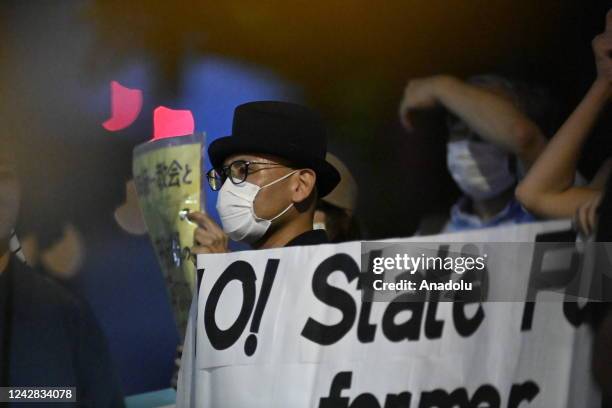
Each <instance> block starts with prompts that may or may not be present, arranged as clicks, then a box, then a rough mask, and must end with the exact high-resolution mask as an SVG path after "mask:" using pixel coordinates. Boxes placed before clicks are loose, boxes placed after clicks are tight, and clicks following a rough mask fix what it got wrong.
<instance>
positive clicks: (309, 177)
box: [292, 169, 317, 203]
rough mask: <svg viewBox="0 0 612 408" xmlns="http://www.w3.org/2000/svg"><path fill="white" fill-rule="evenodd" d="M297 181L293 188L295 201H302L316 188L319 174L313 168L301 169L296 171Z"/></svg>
mask: <svg viewBox="0 0 612 408" xmlns="http://www.w3.org/2000/svg"><path fill="white" fill-rule="evenodd" d="M296 175H297V177H296V183H295V184H294V188H293V197H292V198H293V202H294V203H301V202H303V201H304V200H306V199H307V198H308V197H310V195H311V194H312V192H313V191H314V189H315V185H316V182H317V174H316V173H315V172H314V170H311V169H301V170H298V172H297V173H296Z"/></svg>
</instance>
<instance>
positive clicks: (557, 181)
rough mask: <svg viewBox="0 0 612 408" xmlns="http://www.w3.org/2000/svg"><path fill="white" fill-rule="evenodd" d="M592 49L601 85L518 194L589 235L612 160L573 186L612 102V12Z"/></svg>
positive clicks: (594, 86) (530, 204) (530, 205)
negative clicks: (571, 220) (586, 181)
mask: <svg viewBox="0 0 612 408" xmlns="http://www.w3.org/2000/svg"><path fill="white" fill-rule="evenodd" d="M592 45H593V54H594V56H595V66H596V68H597V77H596V78H595V81H594V82H593V84H592V85H591V87H590V89H589V90H588V92H587V94H586V95H585V96H584V98H583V99H582V101H581V102H580V104H579V105H578V106H577V107H576V109H575V110H574V112H573V113H572V114H571V115H570V117H569V118H568V119H567V121H566V122H565V123H564V124H563V126H561V128H560V129H559V131H558V132H557V133H556V134H555V136H554V137H553V138H552V139H551V141H550V143H549V144H548V146H547V147H546V150H544V152H543V153H542V155H541V156H540V157H539V158H538V160H537V161H536V162H535V164H534V165H533V167H532V168H531V170H530V171H529V172H528V173H527V175H526V176H525V178H524V179H523V180H522V181H521V183H520V184H519V185H518V187H517V189H516V196H517V197H518V199H519V201H520V202H521V203H522V204H523V205H524V206H525V207H526V208H528V209H529V210H530V211H532V212H533V213H535V214H537V215H539V216H541V217H543V218H565V217H571V216H575V221H576V224H577V227H578V229H579V230H580V231H581V232H582V233H584V234H585V235H590V234H591V233H592V232H593V229H594V226H595V224H596V213H597V209H598V207H599V204H600V202H601V197H602V190H603V189H604V186H605V183H606V179H607V178H608V177H609V175H610V171H611V169H612V159H610V158H609V159H607V160H606V161H605V162H604V163H603V165H602V166H601V167H600V169H599V170H598V172H597V173H596V174H595V176H594V177H593V179H592V180H591V182H590V183H589V184H588V185H587V186H584V187H579V186H574V184H573V183H574V174H575V172H576V167H577V165H578V159H579V157H580V153H581V150H582V147H583V145H584V143H585V142H586V140H587V138H588V136H589V134H590V132H591V130H592V129H593V127H594V125H595V123H596V121H597V118H598V117H599V114H600V113H601V112H602V110H603V108H604V107H605V106H606V105H607V104H608V103H609V101H610V96H612V10H610V11H608V14H607V16H606V28H605V31H604V32H603V33H601V34H599V35H598V36H597V37H595V38H594V39H593V42H592Z"/></svg>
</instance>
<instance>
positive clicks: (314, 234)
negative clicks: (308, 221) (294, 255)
mask: <svg viewBox="0 0 612 408" xmlns="http://www.w3.org/2000/svg"><path fill="white" fill-rule="evenodd" d="M327 243H329V239H328V238H327V234H326V233H325V231H324V230H320V229H319V230H311V231H306V232H304V233H303V234H300V235H298V236H297V237H295V238H293V239H292V240H291V241H289V242H288V243H287V245H285V246H286V247H288V246H302V245H318V244H327Z"/></svg>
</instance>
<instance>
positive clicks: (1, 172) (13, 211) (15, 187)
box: [0, 160, 20, 241]
mask: <svg viewBox="0 0 612 408" xmlns="http://www.w3.org/2000/svg"><path fill="white" fill-rule="evenodd" d="M19 193H20V192H19V183H18V182H17V177H16V176H15V173H14V172H13V170H12V169H11V168H10V167H9V165H8V164H7V163H4V162H2V160H0V241H5V240H8V239H9V237H10V233H11V230H12V229H13V228H14V227H15V224H16V223H17V214H18V212H19V198H20V194H19Z"/></svg>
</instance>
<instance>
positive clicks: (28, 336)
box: [0, 258, 123, 408]
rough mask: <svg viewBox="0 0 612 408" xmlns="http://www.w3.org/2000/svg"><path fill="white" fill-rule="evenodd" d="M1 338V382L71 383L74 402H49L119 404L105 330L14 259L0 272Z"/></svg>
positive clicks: (72, 300)
mask: <svg viewBox="0 0 612 408" xmlns="http://www.w3.org/2000/svg"><path fill="white" fill-rule="evenodd" d="M0 341H1V343H0V385H1V386H6V385H11V386H22V387H24V386H39V387H40V386H47V387H51V386H66V387H76V388H77V398H78V401H79V404H73V403H72V404H70V403H68V404H65V405H63V404H53V406H54V407H63V406H66V407H75V406H79V407H104V408H106V407H113V408H114V407H123V400H122V395H121V391H120V388H119V384H118V381H117V378H116V377H115V374H114V371H113V368H112V363H111V359H110V355H109V352H108V348H107V345H106V340H105V338H104V334H103V333H102V331H101V330H100V328H99V326H98V324H97V322H96V320H95V318H94V316H93V313H92V312H91V310H90V309H89V307H88V306H87V305H86V304H85V303H84V302H83V301H81V300H80V299H78V298H77V297H76V296H74V295H73V294H71V293H70V292H69V291H68V290H67V289H65V288H63V287H62V286H60V285H59V284H58V283H56V282H54V281H52V280H51V279H50V278H47V277H45V276H43V275H42V274H40V273H38V272H36V271H34V270H32V269H31V268H29V267H28V266H27V265H25V264H24V263H22V262H20V261H19V260H17V259H14V258H13V259H11V261H10V263H9V266H8V268H7V269H6V270H5V271H4V272H3V273H2V274H0ZM14 406H16V407H22V408H25V407H27V406H30V404H27V403H19V404H14ZM31 406H34V407H38V406H41V404H40V403H39V404H36V403H32V404H31Z"/></svg>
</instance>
